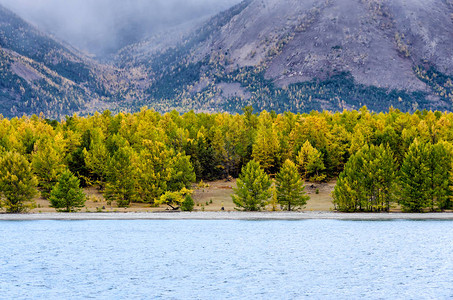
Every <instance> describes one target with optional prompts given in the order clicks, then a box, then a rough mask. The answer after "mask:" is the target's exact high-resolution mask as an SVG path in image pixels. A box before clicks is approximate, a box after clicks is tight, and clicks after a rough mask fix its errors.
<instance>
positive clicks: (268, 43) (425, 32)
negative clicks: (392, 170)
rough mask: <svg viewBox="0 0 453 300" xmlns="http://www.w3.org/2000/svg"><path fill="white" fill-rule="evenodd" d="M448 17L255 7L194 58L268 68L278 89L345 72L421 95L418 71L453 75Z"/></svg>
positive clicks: (325, 4)
mask: <svg viewBox="0 0 453 300" xmlns="http://www.w3.org/2000/svg"><path fill="white" fill-rule="evenodd" d="M452 12H453V10H452V5H451V4H450V5H449V4H448V2H445V1H442V0H430V1H421V0H396V1H377V0H329V1H316V0H308V1H298V0H278V1H277V0H256V1H252V2H251V3H250V4H249V5H248V6H247V7H246V8H245V9H244V10H243V11H242V12H241V13H240V14H238V15H237V16H235V17H234V18H232V19H231V21H230V22H228V24H226V25H225V26H223V27H222V28H221V30H220V31H219V33H218V34H217V35H214V36H212V38H211V39H210V40H208V41H206V42H205V43H203V44H202V45H200V46H199V47H198V49H197V51H196V53H197V57H203V56H204V55H212V53H216V52H219V50H222V51H225V53H226V55H227V57H228V59H230V60H231V65H239V66H243V67H244V66H257V65H260V64H263V63H266V62H267V65H268V69H267V71H266V78H269V79H272V80H274V81H275V82H277V83H278V84H279V85H281V86H287V85H288V84H290V83H295V82H301V81H307V80H310V79H313V78H327V77H329V76H330V75H331V74H335V73H338V72H342V71H346V72H351V74H352V75H353V76H354V78H355V79H356V80H357V82H358V83H362V84H365V85H373V86H377V87H384V88H390V89H404V90H409V91H413V90H426V89H427V87H426V84H425V83H423V82H421V81H420V80H419V78H418V77H417V76H416V74H415V73H414V70H413V68H414V67H416V66H418V65H419V64H424V63H427V62H428V63H430V64H431V65H432V66H434V67H435V68H436V69H437V70H439V71H441V72H443V73H446V74H449V75H452V72H453V24H452Z"/></svg>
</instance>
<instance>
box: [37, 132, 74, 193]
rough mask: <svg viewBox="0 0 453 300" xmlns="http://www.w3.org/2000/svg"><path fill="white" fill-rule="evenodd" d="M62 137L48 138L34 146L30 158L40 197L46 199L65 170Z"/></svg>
mask: <svg viewBox="0 0 453 300" xmlns="http://www.w3.org/2000/svg"><path fill="white" fill-rule="evenodd" d="M62 138H63V137H62V136H60V135H57V136H56V137H54V138H51V137H48V138H45V139H42V140H39V141H38V142H37V143H36V144H35V150H34V153H33V156H32V165H33V170H34V171H35V173H36V175H37V176H38V181H39V187H40V188H41V190H42V192H41V195H42V196H43V197H44V198H45V199H48V198H49V196H50V191H51V190H52V188H53V186H54V185H55V184H56V182H57V180H58V177H59V176H60V174H61V173H62V172H63V171H64V170H65V168H66V166H65V162H64V153H65V149H64V141H62Z"/></svg>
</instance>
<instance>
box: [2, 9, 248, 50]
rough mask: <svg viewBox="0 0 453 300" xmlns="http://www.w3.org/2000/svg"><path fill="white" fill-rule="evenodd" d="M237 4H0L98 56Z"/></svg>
mask: <svg viewBox="0 0 453 300" xmlns="http://www.w3.org/2000/svg"><path fill="white" fill-rule="evenodd" d="M240 1H241V0H0V3H1V4H3V5H5V6H6V7H8V8H10V9H11V10H13V11H14V12H15V13H16V14H18V15H19V16H21V17H22V18H24V19H26V20H27V21H29V22H31V23H33V24H34V25H36V26H37V27H39V28H41V29H42V30H44V31H46V32H50V33H52V34H54V35H55V36H56V37H58V38H60V39H62V40H65V41H67V42H69V43H70V44H72V45H74V46H76V47H78V48H81V49H83V50H86V51H89V52H91V53H94V54H98V55H102V54H104V53H111V52H112V51H115V50H118V49H119V48H121V47H123V46H125V45H126V44H128V43H131V42H137V41H138V40H140V39H142V38H144V37H146V36H148V35H150V34H152V33H153V32H156V31H158V30H160V29H162V28H165V27H167V26H172V25H178V24H181V23H184V22H187V21H191V20H194V19H196V18H201V17H206V16H209V15H212V14H215V13H217V12H220V11H222V10H225V9H227V8H229V7H231V6H233V5H234V4H237V3H239V2H240Z"/></svg>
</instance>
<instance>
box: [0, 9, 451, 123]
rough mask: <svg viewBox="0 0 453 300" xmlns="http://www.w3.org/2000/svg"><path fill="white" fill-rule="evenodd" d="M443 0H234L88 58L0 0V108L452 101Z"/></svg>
mask: <svg viewBox="0 0 453 300" xmlns="http://www.w3.org/2000/svg"><path fill="white" fill-rule="evenodd" d="M452 101H453V0H425V1H422V0H394V1H390V0H325V1H318V0H304V1H300V0H245V1H243V2H241V3H239V4H238V5H236V6H234V7H232V8H231V9H229V10H227V11H224V12H222V13H220V14H218V15H216V16H215V17H213V18H211V19H209V20H207V21H206V20H205V21H203V20H197V21H193V22H191V23H187V24H183V25H179V26H177V27H173V28H167V29H166V30H163V31H161V32H160V33H159V34H156V35H154V36H153V37H150V38H147V39H145V40H143V41H141V42H140V43H137V44H133V45H129V46H127V47H125V48H123V49H122V50H120V51H119V52H118V53H117V54H116V55H115V56H114V58H112V61H110V62H109V63H106V62H102V63H101V62H98V61H94V60H92V59H90V58H87V57H86V56H85V55H84V54H82V53H80V52H79V51H78V50H76V49H74V48H72V47H71V46H69V45H65V44H63V43H61V42H58V41H56V40H55V39H54V38H53V37H51V36H49V35H46V34H44V33H41V32H39V31H38V30H37V29H36V28H34V27H33V26H31V25H29V24H28V23H26V22H25V21H23V20H22V19H20V18H19V17H17V16H16V15H15V14H13V13H11V12H10V11H8V10H6V9H4V8H2V7H1V6H0V113H1V114H3V115H4V116H7V117H11V116H18V115H19V116H20V115H22V114H24V113H26V114H32V113H39V112H44V113H45V114H46V116H48V117H52V118H60V117H62V116H64V115H66V114H72V113H74V112H78V113H82V114H83V113H89V112H93V111H95V110H98V111H101V110H104V109H106V108H109V109H111V110H113V111H118V110H127V111H134V110H138V109H139V108H140V107H142V106H145V105H146V106H148V107H150V108H154V109H156V110H158V111H161V112H164V111H169V110H172V109H177V110H180V111H188V110H191V109H193V110H196V111H228V112H239V111H241V109H242V108H243V107H245V106H248V105H252V106H253V107H254V108H255V109H257V110H263V109H266V110H275V111H276V112H283V111H287V110H289V111H293V112H309V111H311V110H323V109H329V110H343V109H353V108H359V107H361V106H363V105H367V106H368V108H369V109H371V110H374V111H383V110H387V109H388V108H389V107H390V106H394V107H396V108H399V109H401V110H403V111H414V110H416V109H436V110H449V111H451V110H452Z"/></svg>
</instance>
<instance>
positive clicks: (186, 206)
mask: <svg viewBox="0 0 453 300" xmlns="http://www.w3.org/2000/svg"><path fill="white" fill-rule="evenodd" d="M192 193H193V191H192V190H189V189H186V188H182V189H181V190H180V191H176V192H172V191H167V192H165V194H163V195H162V196H160V198H159V199H158V200H157V201H156V204H158V205H161V204H166V205H168V206H170V207H171V209H173V210H177V209H179V208H180V207H181V205H182V206H183V208H182V210H192V209H193V199H192V197H191V195H192ZM191 199H192V201H191ZM184 202H185V203H184ZM190 202H192V204H191V203H190Z"/></svg>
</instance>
